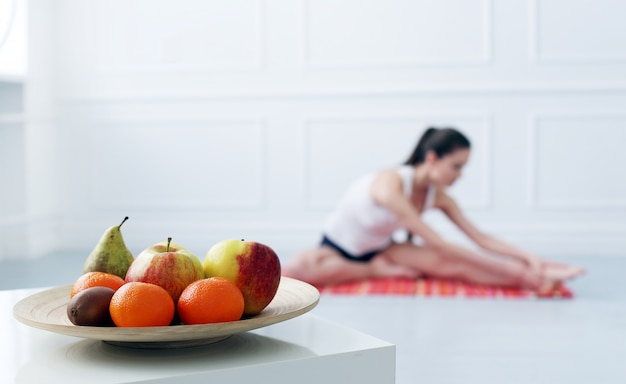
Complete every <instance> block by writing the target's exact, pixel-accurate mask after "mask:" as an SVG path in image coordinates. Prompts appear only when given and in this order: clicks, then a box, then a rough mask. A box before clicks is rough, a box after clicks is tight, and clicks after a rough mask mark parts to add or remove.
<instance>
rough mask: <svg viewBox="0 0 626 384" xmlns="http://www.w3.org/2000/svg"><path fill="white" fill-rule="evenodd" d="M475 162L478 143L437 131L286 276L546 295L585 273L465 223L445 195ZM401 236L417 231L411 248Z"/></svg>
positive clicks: (372, 181)
mask: <svg viewBox="0 0 626 384" xmlns="http://www.w3.org/2000/svg"><path fill="white" fill-rule="evenodd" d="M469 155H470V142H469V140H468V139H467V138H466V137H465V136H464V135H463V134H462V133H460V132H459V131H457V130H455V129H453V128H443V129H437V128H429V129H428V130H426V132H425V133H424V135H423V136H422V137H421V139H420V140H419V142H418V144H417V146H416V148H415V150H414V151H413V153H412V154H411V156H410V157H409V159H408V160H407V161H406V162H405V163H404V164H403V165H402V166H400V167H397V168H395V169H389V170H384V171H381V172H378V173H372V174H369V175H366V176H365V177H362V178H360V179H358V180H357V181H356V182H355V183H354V184H352V186H351V187H350V188H349V189H348V191H347V192H346V194H345V196H344V198H343V199H342V201H341V202H340V204H339V206H338V208H337V209H336V210H335V211H334V212H333V213H332V214H331V216H330V217H329V219H328V221H327V222H326V224H325V226H324V228H323V238H322V241H321V244H320V245H319V246H318V247H316V248H314V249H312V250H309V251H306V252H303V253H301V254H299V255H296V256H294V257H293V258H292V259H291V260H290V261H289V262H288V263H287V265H285V268H284V274H285V275H286V276H291V277H294V278H297V279H300V280H304V281H308V282H310V283H312V284H318V285H321V284H329V283H338V282H343V281H348V280H356V279H365V278H370V277H408V278H416V277H418V276H422V275H426V276H430V277H435V278H446V279H459V280H463V281H465V282H469V283H478V284H489V285H498V286H509V287H520V288H527V289H532V290H536V291H541V292H546V291H549V290H552V289H554V288H555V287H556V286H557V285H558V284H560V283H562V282H564V281H566V280H569V279H571V278H574V277H576V276H578V275H580V274H582V273H584V269H582V268H580V267H575V266H569V265H564V264H558V263H551V262H547V261H544V260H541V259H540V258H538V257H537V256H535V255H533V254H531V253H529V252H527V251H525V250H522V249H518V248H516V247H513V246H511V245H509V244H506V243H505V242H502V241H500V240H498V239H496V238H494V237H492V236H490V235H487V234H485V233H483V232H481V231H480V230H479V229H478V228H476V227H475V226H474V225H473V224H472V223H471V222H470V221H469V220H468V219H467V218H466V217H465V215H464V214H463V212H462V211H461V210H460V209H459V207H458V206H457V204H456V203H455V201H454V200H453V199H452V198H451V197H450V196H448V195H447V194H446V191H445V189H446V188H447V187H449V186H450V185H452V184H453V183H454V182H455V181H456V180H457V179H458V178H459V177H460V176H461V171H462V170H463V167H464V166H465V164H466V163H467V161H468V158H469ZM427 209H440V210H441V211H442V212H443V213H444V214H445V215H446V216H447V217H448V218H449V219H450V220H451V221H452V222H453V223H454V224H456V225H457V226H458V228H459V229H460V230H461V231H463V232H464V233H465V234H466V235H467V236H468V237H469V238H470V239H471V240H472V241H473V242H474V243H475V244H476V245H478V246H479V247H480V248H481V249H482V250H483V251H480V252H479V251H475V250H472V249H469V248H465V247H460V246H457V245H454V244H452V243H450V242H447V241H445V240H444V239H442V238H441V237H440V236H439V235H438V234H437V233H436V232H435V231H434V230H433V229H431V228H430V227H429V226H428V225H427V224H426V223H425V222H424V221H422V219H421V214H422V213H423V212H424V211H425V210H427ZM399 229H405V230H407V231H408V232H409V234H410V236H409V241H407V242H404V243H396V242H394V241H393V239H392V237H393V234H394V232H395V231H397V230H399ZM412 237H419V238H421V240H422V241H421V244H420V245H418V244H417V242H414V241H411V240H412Z"/></svg>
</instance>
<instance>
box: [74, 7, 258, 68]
mask: <svg viewBox="0 0 626 384" xmlns="http://www.w3.org/2000/svg"><path fill="white" fill-rule="evenodd" d="M173 4H175V5H173ZM225 4H228V5H225ZM119 7H124V9H125V10H124V12H119V11H118V9H117V8H119ZM266 7H267V4H266V0H256V1H254V0H253V1H252V2H251V1H237V0H234V1H229V2H228V3H219V2H217V3H215V2H214V3H211V2H193V1H179V2H177V3H171V2H170V3H168V2H167V1H162V0H161V1H156V2H155V1H146V0H135V1H131V2H127V1H126V2H121V1H118V2H111V1H103V0H91V1H90V2H89V3H88V11H89V12H88V13H89V14H90V15H89V16H91V18H92V20H91V22H90V23H88V24H85V25H86V26H87V28H88V31H87V33H86V37H87V38H88V39H90V43H89V44H87V46H86V48H87V49H89V53H90V56H91V61H92V62H91V65H92V66H93V68H92V69H93V71H94V74H96V75H135V76H136V75H151V74H152V75H161V74H171V73H190V72H191V73H224V72H229V73H230V72H233V73H236V72H250V71H253V72H258V71H261V70H263V69H265V61H266V60H265V57H266V55H267V53H266V49H267V47H266V39H267V20H266V13H267V10H266ZM213 8H214V9H213ZM147 11H149V12H147ZM103 15H106V17H103ZM136 20H142V22H141V23H136ZM112 22H114V23H116V26H117V29H116V30H111V28H110V24H111V23H112ZM246 47H247V48H249V49H250V51H249V52H243V51H242V49H244V48H246ZM244 56H245V57H244Z"/></svg>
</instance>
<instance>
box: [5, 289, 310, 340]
mask: <svg viewBox="0 0 626 384" xmlns="http://www.w3.org/2000/svg"><path fill="white" fill-rule="evenodd" d="M70 289H71V284H70V285H64V286H59V287H54V288H50V289H47V290H44V291H41V292H37V293H35V294H32V295H30V296H28V297H26V298H24V299H22V300H20V301H19V302H17V303H16V304H15V306H14V307H13V316H14V317H15V318H16V319H17V320H18V321H20V322H22V323H24V324H26V325H28V326H31V327H34V328H38V329H43V330H46V331H50V332H55V333H59V334H64V335H67V336H75V337H82V338H86V339H96V340H102V341H114V342H143V343H145V342H161V343H162V342H172V341H188V340H202V339H214V338H219V337H222V336H229V335H234V334H236V333H240V332H246V331H250V330H254V329H257V328H261V327H265V326H268V325H272V324H276V323H279V322H282V321H285V320H289V319H292V318H295V317H298V316H300V315H303V314H305V313H307V312H309V311H311V310H312V309H313V308H315V306H317V304H318V303H319V299H320V294H319V291H318V290H317V288H315V287H313V286H312V285H310V284H308V283H305V282H303V281H300V280H296V279H292V278H288V277H282V278H281V281H280V285H279V287H278V291H277V293H276V296H275V297H274V300H272V302H271V303H270V304H269V305H268V306H267V307H266V308H265V309H264V310H263V311H262V312H261V313H259V314H257V315H256V316H254V317H251V318H248V319H243V320H239V321H232V322H225V323H214V324H201V325H172V326H165V327H141V328H118V327H90V326H76V325H73V324H71V323H70V322H69V319H67V315H66V314H65V308H66V306H67V303H68V302H69V292H70ZM33 311H34V312H33ZM60 312H62V313H63V315H61V314H60ZM41 318H43V319H45V320H41Z"/></svg>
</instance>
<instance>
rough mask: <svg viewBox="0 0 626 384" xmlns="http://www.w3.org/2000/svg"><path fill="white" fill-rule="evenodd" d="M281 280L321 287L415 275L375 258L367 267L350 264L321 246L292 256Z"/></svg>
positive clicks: (399, 265) (355, 263)
mask: <svg viewBox="0 0 626 384" xmlns="http://www.w3.org/2000/svg"><path fill="white" fill-rule="evenodd" d="M283 276H287V277H293V278H295V279H298V280H302V281H306V282H308V283H311V284H318V285H322V284H333V283H340V282H345V281H350V280H360V279H367V278H370V277H408V278H416V277H417V276H418V272H417V271H416V270H415V269H414V268H412V267H410V266H406V265H402V264H397V263H392V262H390V261H388V260H387V259H385V258H379V257H378V256H377V257H375V258H374V259H373V260H371V261H370V262H367V263H361V262H356V261H350V260H347V259H345V258H344V257H342V256H341V255H340V254H339V253H338V252H337V251H335V250H334V249H332V248H330V247H326V246H321V247H317V248H314V249H311V250H308V251H305V252H302V253H300V254H298V255H295V256H294V257H293V258H292V259H291V260H289V262H288V263H287V264H286V265H285V266H284V268H283Z"/></svg>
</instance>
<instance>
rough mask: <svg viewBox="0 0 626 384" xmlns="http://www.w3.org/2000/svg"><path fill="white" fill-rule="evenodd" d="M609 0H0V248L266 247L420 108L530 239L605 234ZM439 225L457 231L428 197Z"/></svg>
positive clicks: (554, 242)
mask: <svg viewBox="0 0 626 384" xmlns="http://www.w3.org/2000/svg"><path fill="white" fill-rule="evenodd" d="M624 15H626V2H623V1H619V0H419V1H418V0H342V1H332V0H228V1H207V0H177V1H164V0H150V1H148V0H124V1H121V0H0V261H3V260H14V259H35V258H39V257H42V256H45V255H48V254H51V253H55V254H61V253H63V252H85V255H86V254H87V253H88V252H89V251H90V250H91V248H92V247H93V246H94V245H95V243H96V242H97V240H98V239H99V237H100V235H101V234H102V233H103V232H104V230H105V229H106V228H108V227H109V226H112V225H116V224H118V223H119V222H120V221H121V220H122V219H123V218H124V216H129V217H130V220H129V221H128V222H127V223H126V224H124V227H123V233H124V238H125V240H126V243H127V245H128V246H129V248H130V249H131V251H133V252H134V253H137V252H139V251H141V250H142V249H144V248H145V247H147V246H149V245H152V244H153V243H156V242H159V241H164V240H165V239H166V238H167V237H168V236H172V237H173V238H174V241H176V242H178V243H181V244H183V245H186V246H187V247H188V248H189V249H191V250H192V251H194V252H195V253H197V254H198V255H204V253H205V252H206V251H207V250H208V249H209V247H210V246H211V245H212V244H213V243H215V242H217V241H219V240H222V239H224V238H245V239H247V240H255V241H260V242H264V243H267V244H268V245H270V246H272V247H273V248H274V249H276V250H277V252H278V253H279V255H280V256H281V258H283V260H286V259H288V258H289V257H290V256H291V255H292V254H293V253H294V252H296V251H298V250H302V249H306V248H309V247H311V246H313V245H315V244H316V242H317V241H318V238H319V231H320V228H321V225H322V223H323V221H324V219H325V218H326V216H327V215H328V213H329V212H330V210H331V209H332V208H333V207H334V205H335V204H336V202H337V201H338V199H339V198H340V196H341V194H342V192H343V191H344V189H345V188H346V186H347V185H348V183H349V182H350V181H351V180H352V179H353V178H354V177H356V176H358V175H360V174H362V173H364V172H368V171H372V170H375V169H379V168H384V167H388V166H393V165H396V164H399V163H401V162H403V161H404V160H405V158H406V157H407V156H408V155H409V153H410V151H411V149H412V148H413V146H414V144H415V142H416V140H417V139H418V137H419V136H420V135H421V133H422V132H423V130H424V129H425V128H426V127H428V126H430V125H437V126H443V125H445V126H455V127H457V128H459V129H460V130H461V131H463V132H465V133H466V134H467V135H468V136H469V138H470V139H471V141H472V144H473V149H474V150H473V152H472V157H471V160H470V164H469V166H468V168H467V169H466V172H465V174H464V176H463V178H462V179H461V180H460V181H459V182H458V185H456V186H455V187H454V188H453V189H452V190H451V193H452V194H453V195H455V196H456V197H457V199H458V201H459V204H460V205H461V206H462V207H463V208H465V210H466V212H467V214H468V216H469V217H470V218H471V219H472V221H474V222H475V223H477V224H478V225H479V227H481V228H483V229H485V230H486V231H488V232H491V233H493V234H496V235H498V236H500V237H502V238H504V239H507V240H509V241H512V242H514V243H515V244H518V245H521V246H523V247H526V248H529V249H531V250H533V251H535V252H537V253H539V254H541V255H545V256H550V255H561V256H562V255H566V256H567V255H585V256H594V255H611V256H613V255H614V256H622V257H623V256H624V248H625V246H626V220H625V219H624V218H625V213H626V178H625V177H624V172H623V170H622V164H624V163H625V162H626V151H624V145H623V143H625V142H626V110H625V107H624V106H626V24H624ZM427 220H429V221H430V222H432V225H433V226H435V228H436V229H437V230H439V231H440V232H441V233H442V234H443V235H444V236H446V237H448V238H450V239H453V240H455V241H459V242H463V241H465V239H464V238H463V237H462V236H461V235H460V234H459V233H458V232H457V231H455V229H454V228H452V227H451V226H450V225H449V224H447V223H446V221H445V220H443V218H442V217H441V216H439V215H438V214H436V213H430V214H429V215H427Z"/></svg>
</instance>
